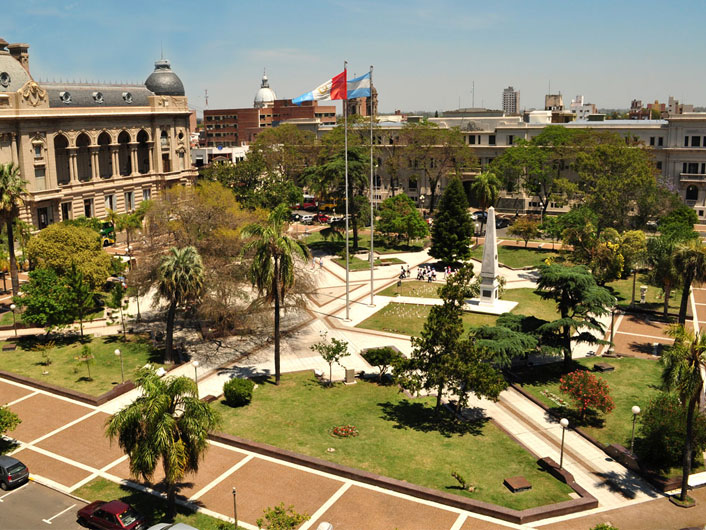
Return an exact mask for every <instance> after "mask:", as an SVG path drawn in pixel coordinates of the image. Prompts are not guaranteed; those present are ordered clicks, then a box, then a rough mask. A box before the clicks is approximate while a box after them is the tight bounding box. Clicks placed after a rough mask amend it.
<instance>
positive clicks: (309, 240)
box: [304, 228, 427, 254]
mask: <svg viewBox="0 0 706 530" xmlns="http://www.w3.org/2000/svg"><path fill="white" fill-rule="evenodd" d="M348 237H349V240H348V241H349V244H350V246H351V248H353V231H350V232H349V235H348ZM425 241H427V240H424V239H413V240H412V241H411V242H410V244H409V245H407V242H406V241H404V242H400V243H397V242H391V244H388V241H387V240H386V238H383V237H382V236H380V235H379V234H377V233H376V234H375V241H374V242H373V245H374V247H375V248H374V249H375V252H378V253H380V254H394V253H399V252H420V251H422V250H424V243H425ZM304 242H305V243H306V244H307V245H309V248H311V249H312V250H323V251H324V252H328V253H329V254H338V253H339V252H342V251H345V248H346V243H345V240H343V239H340V240H333V239H331V240H326V239H324V237H323V236H322V235H321V233H319V232H315V233H313V234H310V235H308V236H306V237H304ZM358 249H359V250H369V249H370V229H369V228H367V229H364V230H360V231H359V232H358Z"/></svg>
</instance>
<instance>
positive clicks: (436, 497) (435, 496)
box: [209, 433, 598, 524]
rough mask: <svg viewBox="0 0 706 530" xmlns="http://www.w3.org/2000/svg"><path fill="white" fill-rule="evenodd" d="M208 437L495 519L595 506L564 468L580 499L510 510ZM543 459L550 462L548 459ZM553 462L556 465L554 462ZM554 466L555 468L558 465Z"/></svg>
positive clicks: (520, 519)
mask: <svg viewBox="0 0 706 530" xmlns="http://www.w3.org/2000/svg"><path fill="white" fill-rule="evenodd" d="M209 438H210V439H211V440H213V441H216V442H220V443H223V444H226V445H230V446H232V447H237V448H239V449H244V450H246V451H251V452H253V453H257V454H261V455H264V456H269V457H272V458H277V459H280V460H284V461H285V462H290V463H292V464H298V465H301V466H305V467H308V468H312V469H316V470H317V471H323V472H325V473H330V474H332V475H336V476H339V477H343V478H347V479H351V480H356V481H358V482H363V483H365V484H370V485H373V486H377V487H380V488H383V489H387V490H392V491H396V492H398V493H404V494H406V495H410V496H412V497H416V498H419V499H424V500H428V501H433V502H438V503H440V504H445V505H447V506H453V507H454V508H460V509H462V510H468V511H470V512H474V513H479V514H482V515H487V516H489V517H495V518H497V519H501V520H503V521H508V522H511V523H515V524H524V523H529V522H532V521H537V520H539V519H546V518H548V517H557V516H560V515H566V514H570V513H576V512H580V511H583V510H589V509H592V508H595V507H597V506H598V500H596V498H595V497H593V496H592V495H591V494H589V493H588V492H587V491H586V490H584V489H583V488H581V487H580V486H579V485H578V484H576V482H575V481H574V480H573V476H571V474H570V473H566V472H565V471H562V473H563V475H562V476H563V477H564V478H560V480H562V481H564V482H566V484H568V485H569V486H570V487H571V488H573V489H574V491H575V492H576V493H578V494H579V495H580V496H581V498H580V499H572V500H568V501H564V502H559V503H556V504H549V505H546V506H539V507H537V508H530V509H527V510H512V509H510V508H504V507H502V506H497V505H495V504H490V503H487V502H482V501H476V500H473V499H466V498H464V497H460V496H458V495H451V494H449V493H444V492H443V491H437V490H434V489H431V488H425V487H423V486H417V485H415V484H411V483H409V482H405V481H404V480H397V479H393V478H389V477H384V476H382V475H376V474H374V473H369V472H367V471H362V470H360V469H355V468H351V467H347V466H342V465H339V464H334V463H333V462H328V461H326V460H321V459H320V458H314V457H311V456H306V455H302V454H299V453H295V452H293V451H287V450H285V449H280V448H278V447H274V446H272V445H268V444H263V443H258V442H253V441H250V440H246V439H245V438H240V437H238V436H232V435H229V434H223V433H211V434H209ZM543 460H547V461H548V462H553V461H552V460H551V459H543ZM541 462H542V461H539V463H540V465H541ZM554 465H555V466H556V463H555V464H554ZM556 467H557V468H558V466H556ZM567 475H568V477H567Z"/></svg>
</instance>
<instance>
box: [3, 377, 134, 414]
mask: <svg viewBox="0 0 706 530" xmlns="http://www.w3.org/2000/svg"><path fill="white" fill-rule="evenodd" d="M0 377H1V378H3V379H9V380H10V381H15V382H16V383H22V384H23V385H27V386H31V387H34V388H38V389H40V390H45V391H46V392H51V393H52V394H57V395H59V396H63V397H67V398H70V399H75V400H76V401H80V402H81V403H87V404H89V405H93V406H96V407H97V406H99V405H102V404H104V403H107V402H108V401H110V400H111V399H115V398H116V397H118V396H120V395H122V394H124V393H126V392H129V391H130V390H132V389H133V388H135V383H133V382H132V381H125V382H124V383H120V384H118V385H115V386H114V387H113V388H111V389H110V390H108V392H106V393H105V394H101V395H100V396H98V397H96V396H91V395H89V394H84V393H83V392H78V391H77V390H71V389H69V388H64V387H61V386H57V385H52V384H51V383H46V382H44V381H37V380H36V379H31V378H29V377H25V376H23V375H18V374H13V373H11V372H5V371H3V370H0Z"/></svg>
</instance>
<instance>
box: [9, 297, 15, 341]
mask: <svg viewBox="0 0 706 530" xmlns="http://www.w3.org/2000/svg"><path fill="white" fill-rule="evenodd" d="M10 309H11V310H12V327H13V329H14V330H15V337H16V336H17V320H16V319H15V309H17V306H16V305H15V304H11V305H10Z"/></svg>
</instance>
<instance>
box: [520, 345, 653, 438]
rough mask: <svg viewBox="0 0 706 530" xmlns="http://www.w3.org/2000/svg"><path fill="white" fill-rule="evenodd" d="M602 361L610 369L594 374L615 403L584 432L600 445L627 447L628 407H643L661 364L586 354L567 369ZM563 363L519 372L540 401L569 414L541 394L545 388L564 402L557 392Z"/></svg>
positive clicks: (630, 424)
mask: <svg viewBox="0 0 706 530" xmlns="http://www.w3.org/2000/svg"><path fill="white" fill-rule="evenodd" d="M599 362H605V363H608V364H610V365H612V366H614V367H615V370H614V371H612V372H604V373H597V375H598V376H599V377H601V378H603V379H605V381H606V382H607V383H608V387H609V388H610V396H611V397H612V398H613V401H614V402H615V409H613V411H612V412H610V413H608V414H606V415H600V416H599V417H598V418H594V419H593V420H594V421H590V423H591V424H589V425H586V426H584V427H585V431H586V432H587V433H588V434H590V435H591V436H593V437H594V438H596V439H597V440H598V441H600V442H602V443H604V444H606V445H607V444H611V443H617V444H620V445H623V446H625V447H628V448H629V447H630V436H631V431H632V407H633V405H638V406H639V407H640V408H641V409H642V410H644V409H645V408H646V407H647V404H648V403H649V402H650V400H651V399H652V397H654V396H655V395H656V394H657V393H658V392H659V389H660V387H661V379H660V377H661V374H662V366H661V365H660V364H659V363H658V362H656V361H653V360H651V359H636V358H631V357H623V358H621V359H604V358H595V357H586V358H583V359H576V361H575V362H574V365H573V367H572V368H571V370H569V371H573V370H575V369H578V368H588V369H593V365H594V364H595V363H599ZM566 372H567V370H565V369H564V363H563V362H557V363H552V364H549V365H542V366H537V367H535V368H533V369H531V370H525V371H522V372H521V374H522V375H523V377H524V380H525V381H527V382H526V383H525V384H524V385H523V386H524V389H525V390H527V391H528V392H529V393H531V394H532V395H533V396H535V397H536V398H537V399H539V400H541V401H542V402H543V403H544V404H545V405H547V406H548V407H552V408H556V410H557V412H559V413H560V414H563V415H566V414H567V413H568V414H569V416H571V419H572V420H573V421H572V423H574V421H575V419H574V416H575V415H573V413H572V411H566V410H564V409H562V407H561V406H560V405H559V404H557V403H556V402H554V401H552V399H551V398H550V397H549V396H547V395H545V394H543V393H542V391H543V390H544V391H548V392H551V393H552V394H553V396H552V397H554V396H558V397H560V398H562V399H565V400H567V401H568V399H567V396H566V395H563V394H562V393H561V392H560V391H559V378H560V377H561V376H562V375H563V374H564V373H566Z"/></svg>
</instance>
